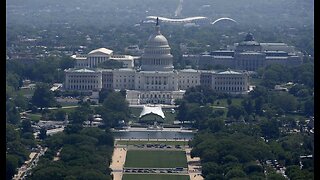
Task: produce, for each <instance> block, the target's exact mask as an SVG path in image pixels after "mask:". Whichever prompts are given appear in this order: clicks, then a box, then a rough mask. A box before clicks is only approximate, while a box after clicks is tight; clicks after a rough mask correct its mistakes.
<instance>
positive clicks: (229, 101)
mask: <svg viewBox="0 0 320 180" xmlns="http://www.w3.org/2000/svg"><path fill="white" fill-rule="evenodd" d="M227 104H228V106H230V105H231V104H232V99H231V98H230V97H229V98H227Z"/></svg>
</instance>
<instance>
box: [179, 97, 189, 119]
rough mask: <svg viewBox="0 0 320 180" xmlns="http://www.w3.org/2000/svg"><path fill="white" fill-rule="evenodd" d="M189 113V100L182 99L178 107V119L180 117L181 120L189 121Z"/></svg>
mask: <svg viewBox="0 0 320 180" xmlns="http://www.w3.org/2000/svg"><path fill="white" fill-rule="evenodd" d="M187 114H188V108H187V102H186V101H185V100H182V101H181V102H180V105H179V107H178V114H177V119H179V120H180V121H187V120H188V115H187Z"/></svg>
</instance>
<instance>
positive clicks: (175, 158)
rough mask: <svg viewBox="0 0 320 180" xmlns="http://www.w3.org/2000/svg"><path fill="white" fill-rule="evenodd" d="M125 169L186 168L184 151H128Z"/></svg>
mask: <svg viewBox="0 0 320 180" xmlns="http://www.w3.org/2000/svg"><path fill="white" fill-rule="evenodd" d="M124 166H125V167H141V168H175V167H187V159H186V155H185V152H184V151H172V150H170V151H163V150H129V151H128V153H127V156H126V162H125V165H124Z"/></svg>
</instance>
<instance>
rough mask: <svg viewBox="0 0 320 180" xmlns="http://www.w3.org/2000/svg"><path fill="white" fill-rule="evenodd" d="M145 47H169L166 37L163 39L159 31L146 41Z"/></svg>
mask: <svg viewBox="0 0 320 180" xmlns="http://www.w3.org/2000/svg"><path fill="white" fill-rule="evenodd" d="M147 46H149V47H155V46H158V47H159V46H167V47H169V43H168V40H167V38H166V37H164V36H163V35H162V34H161V33H160V29H159V31H157V30H156V31H155V33H153V34H152V35H151V36H150V37H149V39H148V41H147Z"/></svg>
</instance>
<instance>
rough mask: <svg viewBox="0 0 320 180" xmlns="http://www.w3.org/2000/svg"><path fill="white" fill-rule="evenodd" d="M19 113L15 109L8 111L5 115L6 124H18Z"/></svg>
mask: <svg viewBox="0 0 320 180" xmlns="http://www.w3.org/2000/svg"><path fill="white" fill-rule="evenodd" d="M20 118H21V117H20V113H19V111H18V110H17V108H16V107H13V108H11V109H9V111H8V112H7V115H6V119H7V122H9V123H11V124H18V123H19V122H20Z"/></svg>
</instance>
